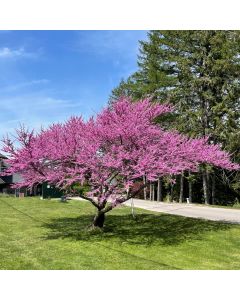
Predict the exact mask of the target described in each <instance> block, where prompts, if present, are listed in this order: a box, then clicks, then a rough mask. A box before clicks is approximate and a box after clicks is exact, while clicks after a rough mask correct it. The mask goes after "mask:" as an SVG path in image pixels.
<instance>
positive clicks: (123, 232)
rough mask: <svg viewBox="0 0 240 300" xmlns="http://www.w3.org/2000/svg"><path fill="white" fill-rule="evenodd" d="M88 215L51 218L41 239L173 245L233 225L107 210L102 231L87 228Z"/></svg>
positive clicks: (91, 217)
mask: <svg viewBox="0 0 240 300" xmlns="http://www.w3.org/2000/svg"><path fill="white" fill-rule="evenodd" d="M92 219H93V216H92V215H81V216H79V217H75V218H58V219H52V221H51V223H48V224H43V225H42V226H43V227H45V228H47V229H49V230H48V232H47V234H46V235H45V236H44V237H43V238H44V239H64V238H69V239H74V240H83V241H88V242H93V241H98V242H99V241H102V240H105V241H109V242H111V241H118V242H120V243H128V244H134V245H138V244H139V245H146V246H147V245H151V244H155V245H163V246H168V245H177V244H180V243H182V242H185V241H188V240H202V239H204V234H205V233H207V232H210V231H214V232H217V231H223V230H228V229H230V228H232V227H233V226H235V225H232V224H229V223H223V222H217V221H207V220H202V219H193V218H187V217H180V216H174V215H169V214H161V215H160V214H159V215H155V214H147V213H143V214H139V215H138V216H137V218H136V219H133V218H132V216H131V215H130V214H128V215H126V214H124V215H121V214H116V215H114V214H109V215H107V218H106V223H105V226H104V229H103V231H97V232H94V231H93V232H91V231H88V230H87V226H88V225H89V224H90V223H91V222H92Z"/></svg>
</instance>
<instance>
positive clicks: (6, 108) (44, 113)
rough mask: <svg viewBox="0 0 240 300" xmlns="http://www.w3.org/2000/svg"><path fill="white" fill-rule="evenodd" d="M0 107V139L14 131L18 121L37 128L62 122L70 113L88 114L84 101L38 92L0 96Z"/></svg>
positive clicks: (84, 115)
mask: <svg viewBox="0 0 240 300" xmlns="http://www.w3.org/2000/svg"><path fill="white" fill-rule="evenodd" d="M0 107H1V109H0V139H1V137H2V136H3V135H5V134H6V133H14V131H15V128H17V127H19V124H20V123H22V124H25V125H26V126H27V127H29V128H34V129H36V130H39V129H40V128H41V126H44V127H46V126H48V125H50V124H52V123H55V122H62V121H64V120H66V119H68V118H69V117H70V116H71V115H81V114H82V115H83V117H87V115H88V111H87V108H86V106H85V103H84V101H81V100H80V101H77V102H76V101H72V100H67V99H58V98H54V97H48V96H46V95H44V94H43V95H41V94H40V93H39V92H38V93H31V94H22V95H18V96H15V97H9V96H8V97H4V96H0Z"/></svg>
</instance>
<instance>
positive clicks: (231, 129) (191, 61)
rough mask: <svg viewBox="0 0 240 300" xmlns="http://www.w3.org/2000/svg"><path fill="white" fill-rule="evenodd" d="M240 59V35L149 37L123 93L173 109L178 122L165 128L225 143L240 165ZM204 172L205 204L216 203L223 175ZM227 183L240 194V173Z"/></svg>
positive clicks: (161, 34) (209, 33)
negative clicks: (168, 104)
mask: <svg viewBox="0 0 240 300" xmlns="http://www.w3.org/2000/svg"><path fill="white" fill-rule="evenodd" d="M239 53H240V32H239V31H216V30H206V31H198V30H197V31H196V30H195V31H159V30H157V31H150V32H149V33H148V40H147V41H141V42H140V55H139V56H138V66H139V69H138V71H137V72H135V73H134V74H133V75H132V76H131V77H130V78H129V79H128V80H127V81H128V82H131V84H128V85H127V86H126V85H125V86H124V87H125V88H126V87H127V88H128V93H129V94H131V93H132V95H133V96H134V99H137V98H138V97H139V98H142V97H145V96H151V97H152V98H153V99H154V100H156V101H160V102H170V103H172V104H173V105H174V106H175V109H176V113H175V115H174V116H173V117H174V122H173V119H168V120H167V122H166V127H168V128H172V127H174V128H176V129H178V130H180V131H181V132H183V133H187V134H188V135H189V136H193V137H196V136H197V137H202V136H208V137H209V143H221V144H222V147H223V148H224V149H226V150H228V151H230V152H234V153H235V158H236V160H240V155H239V150H238V149H240V140H239V138H238V139H237V137H239V131H240V82H239V81H240V80H239V78H240V54H239ZM201 172H202V178H203V194H204V201H205V203H209V202H210V197H212V201H213V202H215V197H216V192H215V186H216V184H217V182H216V180H219V178H220V179H221V178H222V176H221V172H220V171H219V170H217V169H214V170H213V169H210V168H209V167H208V166H202V171H201ZM224 178H225V179H226V178H228V182H230V183H229V185H230V186H231V187H233V188H235V190H236V191H239V188H240V187H239V186H238V184H237V180H238V179H239V172H238V173H236V172H234V174H232V173H231V172H230V173H227V174H224ZM210 179H211V180H210ZM225 179H224V180H225ZM224 180H223V179H222V182H223V181H224ZM225 181H226V180H225ZM211 183H212V185H211V189H210V184H211ZM191 190H192V184H191ZM181 197H182V195H181Z"/></svg>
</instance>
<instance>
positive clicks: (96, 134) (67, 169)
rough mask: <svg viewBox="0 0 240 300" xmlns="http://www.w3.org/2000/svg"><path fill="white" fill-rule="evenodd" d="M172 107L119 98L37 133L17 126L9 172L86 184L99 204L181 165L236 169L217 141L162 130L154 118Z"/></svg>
mask: <svg viewBox="0 0 240 300" xmlns="http://www.w3.org/2000/svg"><path fill="white" fill-rule="evenodd" d="M171 111H172V107H171V106H169V105H166V104H158V103H153V102H152V101H151V100H150V99H144V100H142V101H138V102H131V100H130V99H128V98H121V99H119V101H117V102H116V103H115V104H114V105H113V107H111V108H106V109H104V110H103V111H102V112H100V113H99V114H98V115H97V116H96V117H95V118H90V119H89V120H88V121H84V120H83V119H82V118H81V117H72V118H70V119H69V120H68V121H67V122H65V123H63V124H54V125H52V126H50V127H49V128H48V129H45V130H44V129H42V130H41V131H40V132H39V133H34V132H33V131H28V130H26V129H24V128H20V129H19V130H18V131H17V141H18V143H19V144H20V146H19V147H18V148H15V147H14V146H13V142H12V141H11V140H10V139H8V138H6V139H5V140H4V148H3V150H4V151H5V152H7V153H8V154H9V157H10V160H9V162H10V165H11V167H10V168H9V169H8V171H7V172H8V174H11V173H14V172H18V173H21V174H22V176H23V179H24V181H23V182H22V183H20V184H19V185H20V186H27V187H31V186H33V185H35V184H39V183H42V182H45V181H48V182H50V183H53V184H55V185H56V186H59V187H60V188H66V187H69V186H71V185H72V184H74V183H81V184H85V183H87V184H89V185H90V186H91V187H92V190H91V192H90V193H89V197H90V198H93V197H95V198H94V199H97V200H95V201H97V202H96V203H97V205H100V206H101V205H103V204H104V203H106V201H107V199H112V202H113V205H116V204H118V203H121V202H124V201H125V200H126V199H127V197H125V198H124V197H123V196H122V195H123V194H124V193H125V191H126V189H130V190H131V187H132V186H133V183H134V182H135V181H136V180H138V179H140V178H142V177H143V176H146V178H147V180H150V181H153V180H156V179H157V178H158V177H161V176H165V175H171V174H179V173H181V171H183V170H191V171H197V170H198V168H199V165H200V164H205V163H207V164H212V165H214V166H217V167H220V168H225V169H229V170H232V169H239V165H237V164H234V163H232V162H231V160H230V155H229V154H228V153H226V152H224V151H222V150H221V149H220V146H219V145H210V144H209V143H208V141H207V139H203V138H200V139H190V138H188V137H186V136H184V135H181V134H179V133H178V132H175V131H166V130H163V129H162V128H161V127H160V126H159V125H158V124H156V123H155V122H154V121H155V118H156V117H158V116H160V115H162V114H165V113H169V112H171ZM119 195H121V196H119Z"/></svg>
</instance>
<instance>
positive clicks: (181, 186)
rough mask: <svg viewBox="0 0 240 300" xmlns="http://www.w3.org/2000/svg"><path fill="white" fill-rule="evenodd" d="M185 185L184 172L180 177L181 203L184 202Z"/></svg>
mask: <svg viewBox="0 0 240 300" xmlns="http://www.w3.org/2000/svg"><path fill="white" fill-rule="evenodd" d="M183 184H184V172H183V171H182V173H181V175H180V194H179V203H182V202H183Z"/></svg>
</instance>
